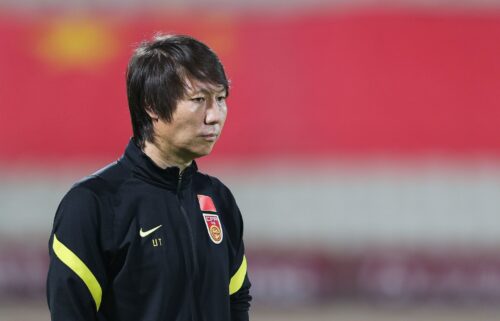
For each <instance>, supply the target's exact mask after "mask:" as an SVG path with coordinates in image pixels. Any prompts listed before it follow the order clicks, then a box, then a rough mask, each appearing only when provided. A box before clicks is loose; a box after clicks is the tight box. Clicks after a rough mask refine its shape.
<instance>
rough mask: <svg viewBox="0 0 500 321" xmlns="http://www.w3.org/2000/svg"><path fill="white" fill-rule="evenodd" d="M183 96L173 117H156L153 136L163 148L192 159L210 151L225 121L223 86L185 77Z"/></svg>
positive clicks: (225, 94)
mask: <svg viewBox="0 0 500 321" xmlns="http://www.w3.org/2000/svg"><path fill="white" fill-rule="evenodd" d="M186 83H187V85H188V86H187V87H188V90H187V92H186V95H185V97H183V98H182V99H181V100H179V101H178V102H177V108H176V110H175V112H174V113H173V115H172V120H171V121H170V122H166V121H164V120H162V119H159V120H158V122H157V123H156V124H155V139H156V140H157V142H158V143H159V144H160V146H161V149H162V151H163V152H165V153H167V154H169V155H170V156H174V157H176V158H180V159H182V160H184V161H191V160H193V159H195V158H198V157H201V156H205V155H208V154H210V152H211V151H212V148H213V147H214V145H215V142H216V141H217V140H218V138H219V136H220V134H221V131H222V127H224V122H225V121H226V115H227V106H226V96H227V93H226V90H225V89H224V87H223V86H216V85H213V84H209V83H203V82H199V81H189V80H188V81H186Z"/></svg>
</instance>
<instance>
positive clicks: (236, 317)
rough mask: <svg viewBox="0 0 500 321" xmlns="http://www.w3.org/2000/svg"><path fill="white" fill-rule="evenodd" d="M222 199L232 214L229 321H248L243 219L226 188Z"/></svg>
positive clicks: (247, 284)
mask: <svg viewBox="0 0 500 321" xmlns="http://www.w3.org/2000/svg"><path fill="white" fill-rule="evenodd" d="M224 194H225V195H224V198H225V199H226V200H228V201H229V204H230V205H229V206H230V212H232V213H231V214H232V224H233V226H232V230H234V233H233V237H232V239H233V240H232V243H233V251H234V256H233V258H232V263H231V267H230V271H231V275H230V283H229V295H230V305H231V321H248V320H249V315H248V311H249V309H250V301H251V300H252V297H251V295H250V287H251V283H250V280H249V278H248V273H247V267H248V263H247V258H246V256H245V245H244V242H243V219H242V216H241V212H240V210H239V208H238V205H237V204H236V201H235V200H234V197H233V195H232V193H231V192H230V191H229V189H228V188H227V187H225V188H224Z"/></svg>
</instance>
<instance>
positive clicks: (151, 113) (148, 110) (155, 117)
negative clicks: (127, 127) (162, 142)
mask: <svg viewBox="0 0 500 321" xmlns="http://www.w3.org/2000/svg"><path fill="white" fill-rule="evenodd" d="M146 113H148V115H149V117H151V119H152V120H153V121H158V119H160V116H158V114H157V113H156V112H155V111H154V110H153V109H152V108H151V107H150V106H146Z"/></svg>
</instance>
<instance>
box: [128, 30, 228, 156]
mask: <svg viewBox="0 0 500 321" xmlns="http://www.w3.org/2000/svg"><path fill="white" fill-rule="evenodd" d="M126 78H127V98H128V106H129V110H130V118H131V120H132V129H133V132H134V140H135V142H136V144H137V145H139V147H141V148H144V144H145V142H146V141H153V134H154V131H153V120H152V119H151V117H150V116H149V115H148V113H147V112H146V111H147V110H148V109H150V110H151V111H153V112H155V113H156V114H158V116H159V117H160V118H161V119H163V120H166V121H171V120H172V114H173V113H174V111H175V108H176V106H177V102H178V101H179V100H180V99H181V98H183V97H184V95H185V93H186V85H187V84H186V80H187V79H195V80H198V81H202V82H208V83H211V84H214V85H222V86H223V87H224V89H225V90H226V93H227V94H229V82H228V79H227V77H226V73H225V72H224V67H223V66H222V63H221V62H220V60H219V58H218V57H217V55H216V54H215V52H213V51H212V50H211V49H210V48H209V47H208V46H207V45H205V44H204V43H202V42H200V41H198V40H196V39H194V38H192V37H190V36H186V35H157V36H155V37H154V38H153V39H152V40H151V41H144V42H142V43H141V44H140V45H139V46H138V47H137V48H136V49H135V51H134V54H133V55H132V57H131V58H130V61H129V64H128V67H127V74H126Z"/></svg>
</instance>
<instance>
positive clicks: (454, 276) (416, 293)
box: [0, 0, 500, 321]
mask: <svg viewBox="0 0 500 321" xmlns="http://www.w3.org/2000/svg"><path fill="white" fill-rule="evenodd" d="M499 8H500V1H495V0H490V1H488V0H484V1H476V0H462V1H453V2H452V1H444V0H442V1H441V0H440V1H438V0H434V1H428V0H406V1H389V0H388V1H377V0H372V1H369V0H365V1H363V0H358V1H354V0H338V1H327V0H314V1H309V0H290V1H282V0H268V1H252V2H245V1H242V0H239V1H229V0H219V1H194V0H191V1H179V0H176V1H168V2H160V1H153V0H147V1H146V0H143V1H132V0H128V1H117V0H115V1H106V2H101V1H78V0H71V1H68V0H66V1H60V0H44V1H42V0H15V1H14V0H2V2H0V39H1V50H0V320H1V321H4V320H5V321H14V320H16V321H18V320H19V321H21V320H23V321H30V320H42V321H43V320H48V319H49V315H48V311H47V308H46V305H45V276H46V272H47V263H48V258H47V241H48V236H49V233H50V228H51V224H52V219H53V215H54V212H55V209H56V207H57V205H58V203H59V201H60V199H61V198H62V196H63V195H64V193H65V192H66V191H67V190H68V189H69V187H70V186H71V184H72V183H73V182H74V181H76V180H78V179H80V178H81V177H83V176H85V175H87V174H89V173H91V172H93V171H95V170H96V169H98V168H100V167H102V166H103V165H105V164H107V163H109V162H111V161H112V160H114V159H116V158H118V157H119V156H120V154H121V152H122V151H123V149H124V147H125V145H126V143H127V141H128V139H129V137H130V135H131V129H130V125H129V116H128V110H127V104H126V95H125V82H124V72H125V67H126V64H127V60H128V57H129V56H130V54H131V51H132V49H133V47H134V46H135V45H136V44H137V43H138V42H140V41H141V40H142V39H146V38H150V37H151V36H152V35H153V34H154V33H155V32H163V33H186V34H191V35H193V36H195V37H198V38H200V39H201V40H203V41H205V42H206V43H208V44H209V45H210V46H211V47H213V48H214V49H215V50H216V52H218V54H219V55H220V56H221V58H222V61H223V62H224V64H225V66H226V69H227V72H228V75H229V77H230V78H231V80H232V89H231V94H230V98H229V108H230V109H229V118H228V122H227V125H226V128H225V132H224V135H223V136H222V138H221V140H220V141H219V143H218V145H217V146H216V148H215V150H214V153H213V155H211V156H209V157H207V158H205V159H202V160H200V162H199V164H200V169H201V170H202V171H204V172H208V173H211V174H214V175H217V176H219V177H220V178H221V179H222V180H223V181H225V182H226V183H227V185H229V186H230V187H231V188H232V190H233V192H234V194H235V195H236V198H237V200H238V201H239V205H240V207H241V209H242V212H243V214H244V217H245V223H246V228H245V233H246V244H247V248H248V259H249V264H250V267H249V269H250V270H249V274H250V276H251V278H252V281H253V295H254V297H255V302H254V306H255V308H254V310H253V311H254V317H253V320H257V321H262V320H285V319H286V320H288V321H292V320H341V321H343V320H388V321H390V320H500V305H499V303H500V220H499V214H500V165H499V161H500V105H499V102H500V90H499V88H500V59H499V57H500V42H499V39H500V11H499Z"/></svg>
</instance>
